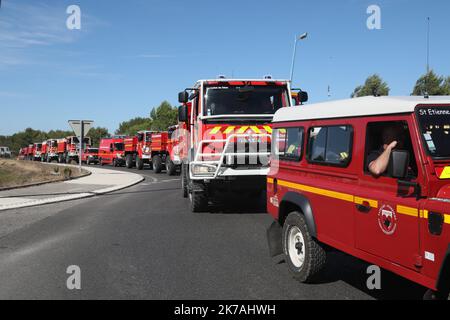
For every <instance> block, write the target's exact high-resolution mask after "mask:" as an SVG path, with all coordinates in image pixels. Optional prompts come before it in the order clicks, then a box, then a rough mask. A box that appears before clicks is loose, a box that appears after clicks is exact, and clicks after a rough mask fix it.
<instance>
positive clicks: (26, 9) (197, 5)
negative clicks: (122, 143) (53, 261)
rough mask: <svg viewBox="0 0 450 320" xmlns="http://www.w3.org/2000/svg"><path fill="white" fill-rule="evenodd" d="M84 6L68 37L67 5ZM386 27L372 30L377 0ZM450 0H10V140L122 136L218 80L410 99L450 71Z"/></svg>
mask: <svg viewBox="0 0 450 320" xmlns="http://www.w3.org/2000/svg"><path fill="white" fill-rule="evenodd" d="M72 4H76V5H79V6H80V8H81V12H82V16H81V23H82V25H81V30H68V29H67V28H66V19H67V17H68V14H67V13H66V8H67V7H68V6H69V5H72ZM372 4H376V5H378V6H380V8H381V30H369V29H368V28H367V27H366V20H367V18H368V17H369V15H368V14H367V13H366V10H367V7H368V6H369V5H372ZM449 13H450V1H448V0H428V1H425V0H370V1H366V0H340V1H332V0H329V1H325V0H317V1H305V0H296V1H266V0H246V1H245V0H227V1H212V0H209V1H207V0H197V1H182V0H180V1H171V0H128V1H111V0H95V1H92V0H78V1H75V0H70V1H66V0H59V1H58V0H46V1H44V0H3V1H2V8H1V9H0V135H5V134H12V133H14V132H17V131H19V130H22V129H25V128H26V127H33V128H35V129H41V130H50V129H68V125H67V120H68V119H79V118H84V119H92V120H95V125H96V126H103V127H107V128H108V129H109V130H110V131H111V132H113V131H114V130H115V129H116V128H117V127H118V124H119V122H121V121H124V120H128V119H130V118H132V117H136V116H147V115H148V114H149V112H150V110H151V108H153V107H154V106H157V105H159V103H160V102H161V101H163V100H168V101H169V102H171V103H172V104H174V105H176V104H177V93H178V92H179V91H181V90H183V89H184V88H185V87H189V86H192V85H193V83H194V82H195V81H196V80H198V79H201V78H212V77H215V76H217V75H219V74H224V75H227V76H231V75H234V76H235V77H239V78H244V77H252V78H255V77H262V76H263V75H266V74H272V75H273V76H274V77H276V78H288V77H289V69H290V63H291V56H292V49H293V39H294V36H295V34H299V33H302V32H305V31H307V32H308V33H309V37H308V39H306V40H304V41H302V42H301V43H299V46H298V51H297V63H296V70H295V76H294V78H295V79H294V86H296V87H298V86H301V87H302V88H303V89H304V90H307V91H308V92H309V94H310V102H318V101H323V100H326V99H328V97H327V87H328V85H330V86H331V93H332V99H340V98H347V97H349V95H350V94H351V92H352V91H353V89H354V88H355V87H356V86H357V85H358V84H362V83H363V82H364V80H365V79H366V77H367V76H368V75H370V74H373V73H378V74H380V75H381V76H382V77H383V79H384V80H385V81H387V82H388V84H389V86H390V87H391V95H408V94H410V93H411V91H412V88H413V86H414V83H415V80H416V79H417V78H418V77H419V76H420V75H421V74H423V73H424V71H425V62H426V18H427V17H428V16H429V17H431V60H430V61H431V67H432V68H433V69H434V70H435V71H436V72H437V73H438V74H441V75H450V59H449V57H450V42H449V41H448V39H449V34H450V19H448V14H449Z"/></svg>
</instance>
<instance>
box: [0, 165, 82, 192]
mask: <svg viewBox="0 0 450 320" xmlns="http://www.w3.org/2000/svg"><path fill="white" fill-rule="evenodd" d="M85 173H86V172H83V173H82V174H85ZM78 176H80V172H79V170H78V169H76V168H69V167H65V166H57V165H45V164H42V163H39V162H31V161H20V160H7V159H0V189H2V188H11V187H19V186H24V185H28V184H33V183H43V182H56V181H63V180H67V179H69V178H76V177H78Z"/></svg>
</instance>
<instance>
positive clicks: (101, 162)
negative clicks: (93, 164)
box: [99, 158, 105, 167]
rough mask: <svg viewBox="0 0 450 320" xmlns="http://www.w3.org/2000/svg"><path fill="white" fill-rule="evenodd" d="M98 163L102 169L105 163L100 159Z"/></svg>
mask: <svg viewBox="0 0 450 320" xmlns="http://www.w3.org/2000/svg"><path fill="white" fill-rule="evenodd" d="M99 162H100V165H101V166H102V167H103V166H104V165H105V163H104V162H103V159H102V158H100V160H99Z"/></svg>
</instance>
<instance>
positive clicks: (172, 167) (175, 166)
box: [166, 125, 181, 176]
mask: <svg viewBox="0 0 450 320" xmlns="http://www.w3.org/2000/svg"><path fill="white" fill-rule="evenodd" d="M179 128H180V126H179V125H175V126H171V127H169V129H168V140H167V153H168V156H167V157H166V173H167V174H168V175H169V176H173V175H175V174H176V173H177V172H178V171H179V170H180V169H181V159H180V139H181V137H180V131H179Z"/></svg>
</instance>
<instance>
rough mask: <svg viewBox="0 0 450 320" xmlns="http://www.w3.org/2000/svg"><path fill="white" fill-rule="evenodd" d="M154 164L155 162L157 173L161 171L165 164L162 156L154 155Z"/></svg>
mask: <svg viewBox="0 0 450 320" xmlns="http://www.w3.org/2000/svg"><path fill="white" fill-rule="evenodd" d="M152 164H153V171H155V173H161V171H162V170H163V164H162V159H161V157H160V156H154V157H153V158H152Z"/></svg>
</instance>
